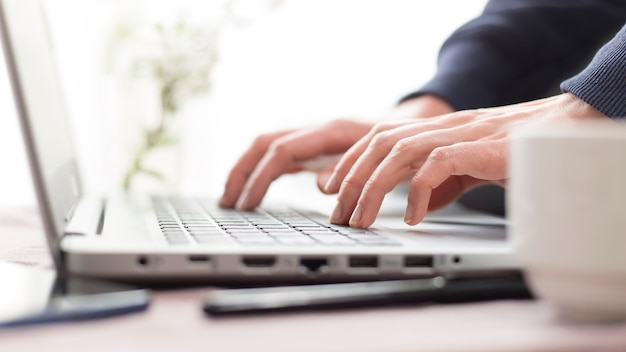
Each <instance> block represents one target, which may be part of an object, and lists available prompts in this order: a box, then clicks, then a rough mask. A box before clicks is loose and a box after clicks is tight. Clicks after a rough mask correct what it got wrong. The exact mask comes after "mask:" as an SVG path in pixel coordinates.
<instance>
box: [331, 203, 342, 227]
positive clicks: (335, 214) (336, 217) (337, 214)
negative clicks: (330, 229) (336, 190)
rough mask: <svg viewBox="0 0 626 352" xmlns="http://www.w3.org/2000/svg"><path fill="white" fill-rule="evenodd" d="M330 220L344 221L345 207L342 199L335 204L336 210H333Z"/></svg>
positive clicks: (334, 221)
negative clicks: (342, 204)
mask: <svg viewBox="0 0 626 352" xmlns="http://www.w3.org/2000/svg"><path fill="white" fill-rule="evenodd" d="M330 222H332V223H342V222H343V207H342V206H341V202H340V201H337V205H336V206H335V210H333V213H332V215H331V216H330Z"/></svg>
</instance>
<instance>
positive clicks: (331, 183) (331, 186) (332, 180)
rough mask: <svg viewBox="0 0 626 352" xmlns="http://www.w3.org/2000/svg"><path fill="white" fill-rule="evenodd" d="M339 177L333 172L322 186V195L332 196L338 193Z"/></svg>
mask: <svg viewBox="0 0 626 352" xmlns="http://www.w3.org/2000/svg"><path fill="white" fill-rule="evenodd" d="M338 183H339V177H338V176H337V174H336V173H334V172H333V174H332V175H330V177H329V178H328V181H327V182H326V184H325V185H324V193H327V194H333V193H337V192H338V191H339V186H338Z"/></svg>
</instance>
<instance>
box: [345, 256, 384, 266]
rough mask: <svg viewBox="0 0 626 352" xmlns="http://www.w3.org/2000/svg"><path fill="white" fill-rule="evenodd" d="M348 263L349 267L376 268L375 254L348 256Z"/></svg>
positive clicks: (376, 258) (376, 259)
mask: <svg viewBox="0 0 626 352" xmlns="http://www.w3.org/2000/svg"><path fill="white" fill-rule="evenodd" d="M348 265H349V266H350V267H351V268H378V257H377V256H354V257H350V261H349V263H348Z"/></svg>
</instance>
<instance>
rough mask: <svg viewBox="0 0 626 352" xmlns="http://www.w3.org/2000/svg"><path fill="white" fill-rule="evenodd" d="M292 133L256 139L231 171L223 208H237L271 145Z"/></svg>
mask: <svg viewBox="0 0 626 352" xmlns="http://www.w3.org/2000/svg"><path fill="white" fill-rule="evenodd" d="M292 132H293V130H287V131H280V132H276V133H271V134H264V135H261V136H259V137H257V138H256V139H255V141H254V142H253V143H252V145H251V146H250V148H248V150H247V151H246V152H245V153H244V154H243V155H242V156H241V158H240V159H239V160H238V161H237V163H236V164H235V166H234V167H233V168H232V170H231V171H230V173H229V175H228V179H227V180H226V185H225V186H224V192H223V194H222V197H221V198H220V200H219V205H220V206H221V207H224V208H232V207H234V206H235V203H236V202H237V199H239V196H240V195H241V192H242V191H243V187H244V185H245V184H246V182H247V180H248V177H250V175H251V174H252V172H253V171H254V169H255V167H256V166H257V164H258V163H259V161H260V160H261V158H263V155H265V153H266V152H267V149H268V148H269V145H270V144H271V143H272V142H273V141H274V140H276V139H277V138H279V137H282V136H285V135H287V134H289V133H292Z"/></svg>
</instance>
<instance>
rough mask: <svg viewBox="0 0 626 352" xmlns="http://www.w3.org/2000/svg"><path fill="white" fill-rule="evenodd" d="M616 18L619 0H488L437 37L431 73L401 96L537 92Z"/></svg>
mask: <svg viewBox="0 0 626 352" xmlns="http://www.w3.org/2000/svg"><path fill="white" fill-rule="evenodd" d="M624 21H626V2H616V1H602V0H563V1H555V0H552V1H549V0H506V1H493V0H492V1H490V2H489V3H488V5H487V7H486V8H485V11H484V13H483V14H482V15H481V16H480V17H478V18H476V19H475V20H473V21H470V22H469V23H467V24H465V25H464V26H462V27H461V28H459V29H458V30H457V31H456V32H455V33H454V34H453V35H452V36H451V37H450V38H449V39H448V40H447V41H446V42H445V43H444V45H443V46H442V49H441V51H440V54H439V60H438V70H437V73H436V75H435V77H434V78H433V79H432V80H431V81H429V82H428V83H426V84H425V85H424V86H423V87H422V88H421V89H420V90H418V91H416V92H414V93H412V94H409V95H408V96H406V97H405V98H403V99H402V101H404V100H406V99H411V98H415V97H417V96H421V95H423V94H431V95H435V96H438V97H439V98H441V99H443V100H444V101H447V102H448V103H449V104H450V105H451V106H453V107H454V109H455V110H461V109H472V108H481V107H489V106H500V105H507V104H512V103H516V102H521V101H528V100H533V99H537V98H540V97H543V96H545V95H547V94H550V93H554V92H556V91H558V84H559V82H561V81H562V80H563V79H565V78H566V77H569V76H571V74H572V73H574V72H576V71H577V70H579V69H580V68H581V67H582V66H583V65H584V64H585V63H586V62H587V61H588V60H589V59H590V58H591V55H592V54H593V53H594V52H595V51H596V50H597V49H598V48H599V47H600V46H601V45H602V44H603V43H604V42H605V41H606V40H607V39H608V38H609V37H610V35H612V34H614V33H615V32H616V31H617V30H618V29H619V28H620V27H621V26H622V25H623V23H624ZM550 89H551V90H552V91H549V90H550Z"/></svg>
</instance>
